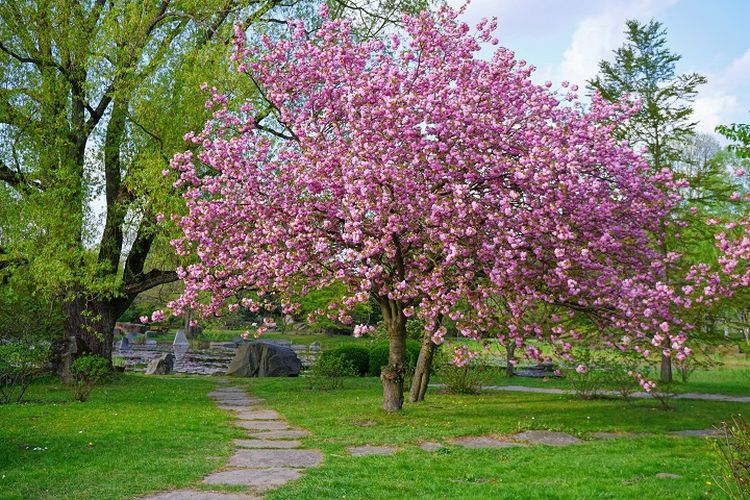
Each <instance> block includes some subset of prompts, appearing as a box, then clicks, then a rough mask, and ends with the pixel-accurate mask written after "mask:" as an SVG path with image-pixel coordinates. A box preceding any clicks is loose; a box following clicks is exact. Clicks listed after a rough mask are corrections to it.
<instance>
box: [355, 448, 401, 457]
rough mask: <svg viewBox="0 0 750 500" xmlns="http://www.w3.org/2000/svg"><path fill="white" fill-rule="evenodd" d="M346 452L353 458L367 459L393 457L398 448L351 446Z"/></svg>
mask: <svg viewBox="0 0 750 500" xmlns="http://www.w3.org/2000/svg"><path fill="white" fill-rule="evenodd" d="M346 450H347V451H348V452H349V454H350V455H351V456H353V457H366V456H368V455H393V454H394V453H396V452H397V451H398V448H396V447H394V446H349V447H348V448H347V449H346Z"/></svg>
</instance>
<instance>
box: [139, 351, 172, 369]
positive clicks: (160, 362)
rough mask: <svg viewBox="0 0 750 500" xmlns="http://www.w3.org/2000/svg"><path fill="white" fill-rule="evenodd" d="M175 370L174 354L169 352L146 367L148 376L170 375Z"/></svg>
mask: <svg viewBox="0 0 750 500" xmlns="http://www.w3.org/2000/svg"><path fill="white" fill-rule="evenodd" d="M173 369H174V354H172V353H171V352H168V353H166V354H163V355H161V356H159V357H158V358H154V359H152V360H151V361H150V362H149V364H148V366H147V367H146V375H169V374H170V373H172V370H173Z"/></svg>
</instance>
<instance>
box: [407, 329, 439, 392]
mask: <svg viewBox="0 0 750 500" xmlns="http://www.w3.org/2000/svg"><path fill="white" fill-rule="evenodd" d="M434 354H435V343H434V342H433V341H432V335H431V334H429V333H425V334H424V337H422V347H421V348H420V349H419V358H418V359H417V366H416V368H415V369H414V377H413V378H412V380H411V391H410V392H409V401H411V402H412V403H416V402H418V401H424V395H425V393H426V392H427V385H428V384H429V383H430V371H431V370H432V358H433V356H434Z"/></svg>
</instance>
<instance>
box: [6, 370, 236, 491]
mask: <svg viewBox="0 0 750 500" xmlns="http://www.w3.org/2000/svg"><path fill="white" fill-rule="evenodd" d="M214 386H215V381H214V380H211V379H208V378H197V377H193V378H190V377H175V376H170V377H156V378H154V377H151V378H149V377H145V376H142V375H134V374H127V375H123V376H120V377H118V378H117V379H116V380H115V381H113V382H112V383H110V384H108V385H106V386H103V387H100V388H97V389H96V390H95V391H94V392H93V393H92V395H91V399H90V400H89V401H87V402H86V403H78V402H70V398H69V391H68V389H67V388H66V387H65V386H62V385H61V384H59V383H57V382H55V381H53V380H46V381H44V382H40V383H37V384H34V385H33V386H32V387H31V388H30V391H29V395H28V400H29V401H30V402H28V403H25V404H20V405H6V406H0V422H2V425H0V476H2V479H1V480H0V498H3V499H5V498H8V499H16V498H18V499H21V498H23V499H29V498H66V499H67V498H71V499H76V498H81V499H91V498H96V499H105V498H107V499H109V498H112V499H115V498H132V497H134V496H136V495H140V494H145V493H147V492H149V491H157V490H167V489H171V488H178V487H183V486H186V485H188V484H191V483H194V482H196V481H198V480H199V479H200V478H202V476H203V475H205V474H206V473H208V472H210V471H211V470H214V469H217V468H220V467H221V466H222V464H224V463H225V461H226V459H227V457H228V456H229V454H230V452H231V450H232V447H231V445H230V442H231V439H232V438H233V437H239V436H241V434H242V433H241V432H240V431H238V430H236V429H233V428H232V427H231V426H230V425H229V424H228V422H229V415H228V414H227V413H225V412H222V411H220V410H218V409H217V408H216V406H215V405H214V404H213V403H211V402H210V400H209V399H208V398H207V397H206V393H207V392H208V391H209V390H211V388H213V387H214ZM35 448H39V449H36V450H35Z"/></svg>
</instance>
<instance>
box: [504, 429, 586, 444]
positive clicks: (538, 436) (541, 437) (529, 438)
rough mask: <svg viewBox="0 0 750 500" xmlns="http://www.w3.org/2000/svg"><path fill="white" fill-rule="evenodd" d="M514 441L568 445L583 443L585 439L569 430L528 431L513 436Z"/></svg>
mask: <svg viewBox="0 0 750 500" xmlns="http://www.w3.org/2000/svg"><path fill="white" fill-rule="evenodd" d="M511 438H512V439H513V440H514V441H524V442H527V443H529V444H546V445H548V446H567V445H570V444H581V443H583V441H581V440H580V439H578V438H577V437H575V436H571V435H570V434H568V433H567V432H553V431H526V432H519V433H518V434H514V435H513V436H511Z"/></svg>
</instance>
